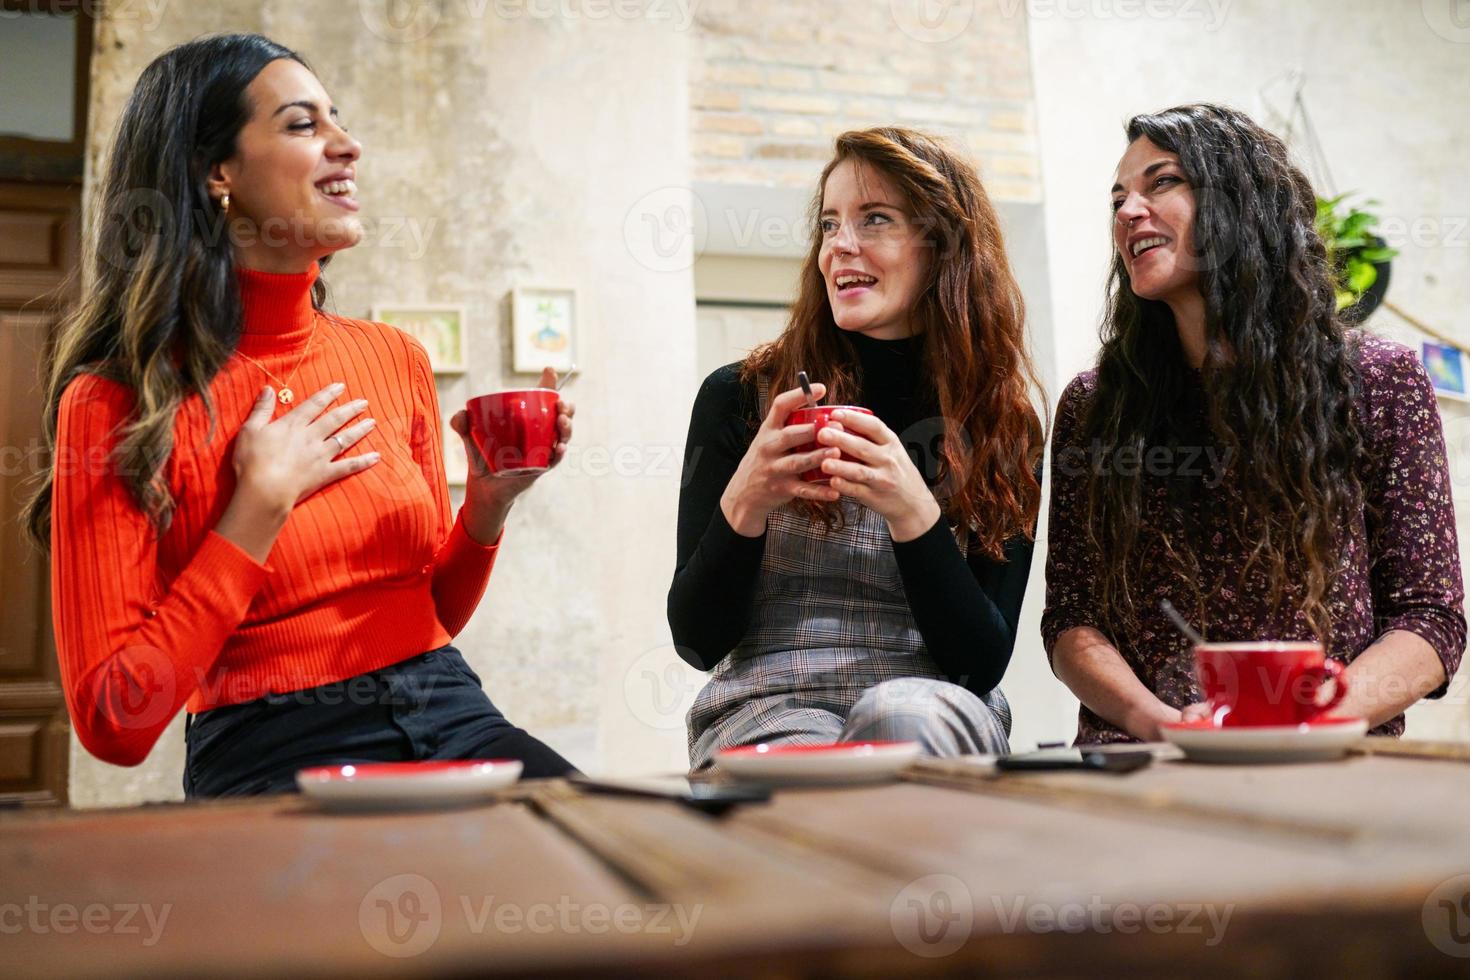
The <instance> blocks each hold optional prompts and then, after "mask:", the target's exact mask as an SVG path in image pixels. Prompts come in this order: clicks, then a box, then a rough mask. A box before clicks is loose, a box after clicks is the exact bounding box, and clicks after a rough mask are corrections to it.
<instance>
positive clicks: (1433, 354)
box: [1420, 340, 1470, 401]
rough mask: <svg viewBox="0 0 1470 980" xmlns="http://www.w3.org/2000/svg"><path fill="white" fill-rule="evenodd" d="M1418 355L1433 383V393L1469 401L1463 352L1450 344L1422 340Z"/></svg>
mask: <svg viewBox="0 0 1470 980" xmlns="http://www.w3.org/2000/svg"><path fill="white" fill-rule="evenodd" d="M1420 356H1421V357H1422V358H1423V360H1424V370H1425V371H1427V372H1428V373H1429V380H1430V381H1431V382H1433V384H1434V393H1435V394H1436V395H1439V396H1440V397H1442V398H1455V399H1458V400H1459V401H1470V388H1467V386H1466V383H1465V382H1466V372H1465V352H1464V351H1462V350H1460V348H1458V347H1455V346H1453V345H1451V344H1436V343H1435V342H1433V341H1431V340H1426V341H1424V343H1423V345H1422V347H1421V351H1420Z"/></svg>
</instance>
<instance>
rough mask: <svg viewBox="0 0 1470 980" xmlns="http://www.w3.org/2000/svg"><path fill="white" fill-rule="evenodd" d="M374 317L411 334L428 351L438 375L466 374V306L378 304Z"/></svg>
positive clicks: (375, 307) (430, 360) (432, 365)
mask: <svg viewBox="0 0 1470 980" xmlns="http://www.w3.org/2000/svg"><path fill="white" fill-rule="evenodd" d="M372 315H373V319H374V320H377V321H378V322H379V323H386V324H388V325H390V326H394V327H397V328H398V329H399V330H402V331H403V332H404V333H407V334H409V335H410V336H412V337H413V338H414V339H415V340H417V341H418V342H419V343H421V344H423V345H424V348H425V349H426V350H427V351H428V352H429V365H430V366H431V367H432V368H433V369H434V373H435V374H463V373H464V371H465V367H466V357H465V328H464V307H463V306H444V305H441V304H437V303H413V304H410V303H378V304H375V305H374V306H373V314H372Z"/></svg>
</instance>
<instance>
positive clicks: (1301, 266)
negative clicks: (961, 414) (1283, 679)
mask: <svg viewBox="0 0 1470 980" xmlns="http://www.w3.org/2000/svg"><path fill="white" fill-rule="evenodd" d="M1127 134H1128V141H1129V142H1130V143H1132V142H1133V141H1135V140H1138V139H1144V138H1146V139H1148V140H1150V141H1151V142H1153V143H1154V144H1155V145H1156V146H1158V147H1160V148H1161V149H1163V150H1167V151H1170V152H1172V153H1176V154H1178V156H1179V162H1180V167H1181V169H1182V170H1183V171H1184V175H1185V178H1186V180H1187V181H1188V183H1189V185H1190V186H1191V187H1192V188H1193V191H1194V195H1195V205H1196V210H1195V219H1194V229H1193V238H1194V245H1195V250H1196V252H1197V263H1198V268H1199V291H1200V294H1201V295H1202V296H1203V298H1204V307H1205V341H1206V353H1205V359H1204V364H1203V366H1202V368H1201V374H1202V380H1203V389H1204V401H1205V405H1206V418H1207V420H1208V427H1209V430H1210V431H1209V432H1204V433H1201V432H1197V431H1191V422H1190V419H1191V416H1192V415H1193V417H1194V418H1197V417H1198V416H1197V414H1194V413H1191V412H1189V411H1188V410H1187V409H1186V403H1187V399H1189V398H1190V397H1191V394H1192V393H1191V389H1194V390H1195V392H1196V393H1194V394H1193V395H1192V397H1193V398H1195V399H1197V398H1198V397H1199V396H1198V394H1197V390H1198V383H1197V382H1196V381H1195V380H1194V379H1193V378H1191V377H1190V375H1189V372H1188V371H1187V370H1186V369H1185V360H1184V353H1183V349H1182V347H1181V345H1180V342H1179V337H1178V333H1177V330H1176V328H1175V323H1174V316H1173V313H1172V312H1171V310H1170V308H1169V306H1167V305H1166V304H1165V303H1163V302H1159V301H1155V300H1148V299H1144V298H1142V297H1140V296H1138V295H1137V294H1135V293H1134V292H1133V289H1132V286H1131V283H1130V282H1129V278H1128V273H1127V270H1126V268H1125V266H1124V264H1123V258H1122V256H1121V255H1118V254H1116V251H1115V254H1114V259H1113V265H1112V272H1111V275H1110V277H1109V282H1108V303H1107V311H1106V315H1105V319H1104V322H1103V324H1102V331H1101V332H1102V350H1101V352H1100V354H1099V355H1098V362H1097V390H1096V392H1095V396H1094V397H1093V399H1092V400H1091V402H1090V408H1089V410H1088V411H1087V413H1086V415H1085V417H1084V419H1083V422H1082V434H1083V436H1084V439H1085V442H1086V444H1087V445H1090V446H1097V447H1102V448H1103V449H1104V450H1105V451H1108V450H1113V451H1118V452H1123V451H1138V452H1146V451H1147V450H1148V449H1149V448H1151V447H1156V446H1166V447H1169V448H1170V449H1171V450H1176V449H1179V448H1180V447H1182V446H1186V445H1190V444H1195V445H1198V444H1199V440H1200V439H1202V438H1204V439H1211V440H1213V441H1214V442H1215V444H1216V445H1218V446H1219V447H1220V449H1221V450H1222V458H1223V459H1224V460H1226V461H1227V462H1226V463H1225V465H1224V468H1223V472H1222V473H1219V474H1217V478H1219V479H1223V480H1228V481H1229V482H1230V483H1231V485H1232V486H1233V487H1234V488H1235V489H1236V490H1237V491H1238V493H1239V495H1240V497H1241V499H1242V500H1243V502H1244V504H1245V506H1244V508H1243V509H1242V510H1240V511H1237V513H1236V514H1235V516H1234V517H1233V518H1232V526H1231V527H1230V531H1231V532H1232V533H1233V534H1234V535H1235V537H1236V539H1237V540H1236V541H1235V542H1234V544H1236V545H1239V546H1243V547H1245V548H1246V549H1247V554H1248V560H1247V562H1246V565H1245V570H1244V572H1242V578H1243V579H1244V578H1245V576H1247V575H1250V574H1251V573H1252V571H1253V570H1254V572H1255V574H1256V575H1257V576H1263V577H1264V582H1265V584H1266V587H1267V589H1268V597H1269V603H1270V607H1271V614H1272V618H1273V619H1275V618H1276V614H1277V613H1279V612H1280V611H1281V610H1282V609H1283V608H1285V606H1286V604H1288V603H1290V605H1291V606H1293V607H1295V608H1296V609H1299V610H1300V611H1301V612H1302V613H1303V614H1304V615H1305V617H1306V620H1307V623H1308V624H1309V625H1310V627H1311V629H1312V630H1313V631H1314V632H1315V633H1316V634H1317V636H1318V638H1319V639H1322V640H1324V641H1326V640H1328V639H1329V637H1330V636H1331V619H1330V615H1329V611H1328V607H1327V596H1328V593H1329V591H1330V589H1331V586H1332V580H1333V577H1334V575H1335V573H1336V571H1337V568H1338V564H1339V556H1340V551H1341V547H1342V543H1341V538H1340V535H1339V529H1340V528H1342V527H1344V526H1346V525H1347V524H1348V523H1349V521H1350V518H1351V515H1353V513H1354V512H1355V511H1358V510H1360V509H1361V507H1362V505H1363V488H1362V483H1361V481H1360V479H1359V477H1358V472H1359V465H1360V463H1361V462H1362V461H1363V457H1364V448H1363V438H1362V432H1361V428H1360V424H1359V420H1358V418H1357V415H1356V412H1355V410H1354V408H1353V404H1354V399H1355V396H1356V393H1357V390H1358V385H1359V379H1358V374H1357V369H1356V367H1355V358H1354V356H1353V351H1352V350H1351V349H1350V344H1351V340H1350V337H1349V335H1347V334H1346V333H1345V332H1344V329H1343V326H1342V324H1341V323H1340V321H1339V320H1338V318H1337V313H1336V304H1335V302H1334V294H1333V279H1332V275H1331V273H1330V267H1329V264H1328V259H1327V253H1326V250H1325V248H1324V246H1323V243H1322V240H1321V238H1320V237H1319V236H1318V234H1317V230H1316V226H1315V216H1316V197H1315V195H1314V193H1313V191H1312V187H1311V185H1310V183H1309V182H1308V180H1307V178H1306V176H1305V175H1303V173H1302V172H1301V171H1300V170H1299V169H1298V168H1297V167H1295V166H1294V165H1293V164H1292V162H1291V160H1290V158H1289V154H1288V152H1287V149H1286V146H1285V145H1284V144H1283V143H1282V142H1281V140H1279V139H1278V138H1276V137H1275V136H1274V135H1272V134H1271V133H1269V132H1267V131H1266V130H1265V129H1262V128H1261V127H1260V126H1258V125H1256V123H1255V122H1253V121H1252V120H1251V119H1250V118H1249V117H1248V116H1246V115H1245V114H1244V113H1241V112H1239V111H1237V110H1234V109H1230V108H1227V107H1224V106H1219V105H1210V104H1198V105H1183V106H1177V107H1175V108H1172V109H1166V110H1164V111H1162V112H1158V113H1153V114H1148V115H1139V116H1135V117H1133V118H1132V119H1131V120H1129V121H1128V125H1127ZM1194 404H1195V405H1196V406H1197V404H1198V403H1197V401H1196V402H1194ZM1196 411H1197V409H1196ZM1176 458H1177V457H1176ZM1107 469H1108V472H1106V473H1098V474H1094V475H1093V477H1092V479H1091V481H1090V485H1089V488H1088V527H1089V529H1090V534H1091V536H1092V541H1091V544H1092V545H1093V546H1094V547H1095V548H1097V549H1099V552H1100V553H1101V554H1103V555H1106V556H1111V557H1112V558H1113V560H1111V561H1106V562H1104V563H1103V564H1102V573H1101V576H1102V581H1101V582H1100V583H1099V586H1100V590H1101V597H1102V606H1103V615H1104V617H1105V618H1106V619H1107V620H1108V623H1107V625H1108V627H1109V628H1110V629H1114V630H1123V631H1127V630H1129V629H1131V628H1133V627H1136V625H1137V623H1138V619H1137V608H1136V601H1137V600H1138V599H1139V598H1140V597H1138V596H1136V595H1134V594H1133V592H1132V590H1131V585H1132V580H1133V577H1134V576H1135V575H1136V573H1137V572H1138V570H1139V562H1140V560H1141V557H1142V556H1145V555H1147V556H1158V557H1159V558H1160V560H1164V561H1166V562H1169V563H1172V564H1174V565H1175V566H1176V567H1177V570H1178V571H1179V572H1181V573H1182V574H1183V576H1184V577H1185V578H1186V580H1188V581H1190V582H1191V583H1193V586H1194V592H1195V595H1194V597H1193V598H1194V603H1193V604H1194V605H1195V607H1196V609H1195V612H1196V616H1197V620H1196V621H1197V622H1204V621H1205V615H1206V612H1207V605H1206V603H1205V598H1206V597H1207V596H1208V595H1209V594H1210V593H1211V592H1212V591H1214V589H1215V588H1218V587H1219V586H1220V585H1221V584H1224V583H1218V582H1215V583H1211V582H1207V581H1205V578H1206V576H1205V573H1204V570H1202V568H1201V559H1202V558H1204V559H1205V560H1206V561H1207V560H1208V555H1207V554H1203V555H1202V554H1201V552H1202V551H1204V549H1203V548H1202V547H1200V544H1201V542H1198V541H1196V540H1195V537H1196V536H1195V535H1193V534H1192V533H1191V524H1190V522H1189V519H1188V513H1187V508H1186V505H1185V501H1184V499H1183V497H1182V495H1181V494H1180V493H1178V492H1172V491H1174V490H1176V489H1177V488H1178V486H1179V483H1178V481H1179V480H1180V479H1181V478H1180V477H1174V478H1171V484H1172V486H1171V493H1170V494H1169V495H1168V500H1169V503H1168V505H1167V508H1166V510H1167V512H1166V513H1164V514H1162V515H1156V514H1149V515H1145V514H1144V513H1143V510H1142V506H1143V505H1142V501H1143V499H1144V498H1143V493H1142V490H1143V488H1142V480H1143V476H1142V475H1141V474H1140V473H1139V471H1138V470H1137V469H1136V468H1133V469H1126V468H1124V467H1110V468H1107ZM1209 550H1210V551H1216V550H1218V549H1217V548H1215V547H1211V548H1209ZM1231 584H1235V585H1242V584H1244V582H1242V583H1231Z"/></svg>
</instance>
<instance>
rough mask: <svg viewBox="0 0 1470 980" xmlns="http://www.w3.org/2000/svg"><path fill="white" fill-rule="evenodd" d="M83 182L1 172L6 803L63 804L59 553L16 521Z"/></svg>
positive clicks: (69, 293)
mask: <svg viewBox="0 0 1470 980" xmlns="http://www.w3.org/2000/svg"><path fill="white" fill-rule="evenodd" d="M80 205H81V194H80V191H79V190H78V189H77V188H75V187H56V186H46V185H41V184H12V183H3V182H0V804H17V803H23V804H40V805H57V804H65V803H66V799H67V792H66V790H67V785H66V780H67V768H68V766H67V761H68V751H69V742H70V739H69V734H68V733H69V726H68V723H67V714H66V705H65V703H64V701H63V699H62V694H61V685H60V681H59V677H58V671H57V665H56V647H55V641H54V638H53V636H52V632H51V598H50V596H51V593H50V563H49V562H48V561H47V560H46V557H45V556H44V555H43V554H41V553H40V552H39V551H37V550H36V549H35V548H34V547H33V546H32V545H31V543H30V540H29V539H28V538H27V537H26V535H25V532H24V529H23V528H22V526H21V524H20V523H19V520H18V518H19V515H20V510H21V505H22V503H23V501H24V499H25V497H26V496H27V495H28V494H29V492H30V491H31V489H32V487H33V486H34V483H35V478H36V476H37V475H38V474H39V472H40V471H41V467H42V466H43V465H44V463H45V462H46V459H47V457H46V454H45V452H44V445H43V443H42V440H41V413H42V392H41V384H40V378H39V374H38V371H37V368H38V366H39V364H40V356H41V349H42V346H43V345H44V343H45V341H46V338H47V337H48V336H49V335H50V334H51V333H52V332H53V331H54V330H55V329H56V326H57V322H58V319H59V317H60V314H61V312H62V309H63V307H64V304H65V303H66V302H69V301H70V300H71V299H72V297H73V295H74V292H75V290H74V288H73V287H72V285H71V284H70V281H69V280H70V278H71V275H72V272H73V270H75V268H76V266H77V249H78V224H79V212H80Z"/></svg>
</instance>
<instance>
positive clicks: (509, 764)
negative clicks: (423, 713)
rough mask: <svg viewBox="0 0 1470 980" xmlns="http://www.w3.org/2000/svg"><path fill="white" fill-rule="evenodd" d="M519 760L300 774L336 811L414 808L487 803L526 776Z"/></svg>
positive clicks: (312, 793)
mask: <svg viewBox="0 0 1470 980" xmlns="http://www.w3.org/2000/svg"><path fill="white" fill-rule="evenodd" d="M521 769H522V764H521V762H520V760H518V759H482V760H472V761H465V762H373V763H364V764H362V765H347V766H318V767H316V768H314V769H302V770H301V771H300V772H298V773H297V774H296V785H297V786H299V787H300V788H301V792H302V793H304V794H305V795H307V796H309V797H311V798H312V799H314V800H317V801H319V802H321V803H322V804H323V805H325V806H328V807H331V808H333V809H343V810H367V809H410V808H430V807H437V806H452V805H455V804H463V803H474V802H478V801H480V800H483V799H485V798H487V797H488V796H490V795H491V794H492V793H494V792H495V791H496V790H500V789H504V788H505V787H507V786H509V785H511V784H512V783H514V782H515V781H516V780H518V779H520V778H521Z"/></svg>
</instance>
